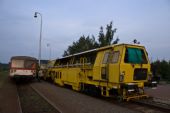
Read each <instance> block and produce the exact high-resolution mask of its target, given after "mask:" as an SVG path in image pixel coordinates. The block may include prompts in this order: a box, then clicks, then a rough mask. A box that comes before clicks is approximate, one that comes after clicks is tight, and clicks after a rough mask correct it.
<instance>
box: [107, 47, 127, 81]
mask: <svg viewBox="0 0 170 113" xmlns="http://www.w3.org/2000/svg"><path fill="white" fill-rule="evenodd" d="M123 47H124V46H123V45H119V46H115V47H113V49H112V51H111V52H110V61H109V65H108V70H109V71H108V73H109V74H108V75H109V82H112V83H118V82H119V81H120V80H121V79H122V78H120V76H119V75H120V63H121V57H122V52H123Z"/></svg>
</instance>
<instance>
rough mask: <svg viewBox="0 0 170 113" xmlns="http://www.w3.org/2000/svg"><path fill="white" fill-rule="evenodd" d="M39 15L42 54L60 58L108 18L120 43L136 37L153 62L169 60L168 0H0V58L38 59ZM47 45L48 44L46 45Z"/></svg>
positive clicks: (169, 13)
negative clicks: (30, 57) (41, 23)
mask: <svg viewBox="0 0 170 113" xmlns="http://www.w3.org/2000/svg"><path fill="white" fill-rule="evenodd" d="M36 11H37V12H40V13H41V14H42V16H43V33H42V58H43V59H49V53H50V52H49V50H50V48H51V58H52V59H56V58H58V57H61V56H62V54H63V52H64V50H66V49H67V47H68V46H69V45H71V44H72V42H73V41H77V40H78V39H79V37H80V36H82V35H85V36H88V35H90V36H91V35H94V36H95V37H96V40H98V33H99V28H100V26H103V27H105V26H106V25H107V24H108V23H110V21H113V26H114V27H115V28H117V29H118V30H117V32H116V34H115V36H114V38H116V37H119V39H120V42H119V43H132V41H133V40H134V39H137V40H138V41H140V43H141V45H144V46H145V47H146V49H147V51H148V53H149V58H150V59H152V60H156V59H166V60H170V0H0V62H2V63H8V62H9V60H10V58H11V57H12V56H19V55H24V56H33V57H36V58H37V57H38V44H39V42H38V41H39V33H40V16H39V15H38V18H34V13H35V12H36ZM47 44H50V46H48V47H47Z"/></svg>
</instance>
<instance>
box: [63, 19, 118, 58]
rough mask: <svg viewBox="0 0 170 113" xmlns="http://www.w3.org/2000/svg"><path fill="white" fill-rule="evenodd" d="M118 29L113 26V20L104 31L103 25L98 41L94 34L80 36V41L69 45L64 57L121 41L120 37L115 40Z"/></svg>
mask: <svg viewBox="0 0 170 113" xmlns="http://www.w3.org/2000/svg"><path fill="white" fill-rule="evenodd" d="M116 31H117V28H113V22H112V21H111V22H110V23H109V24H107V25H106V32H104V30H103V26H101V27H100V31H99V35H98V40H97V41H96V40H95V39H96V38H95V36H94V35H92V36H91V37H90V36H84V35H83V36H81V37H80V38H79V40H78V41H75V42H73V43H72V45H70V46H68V48H67V50H65V51H64V54H63V57H64V56H68V55H71V54H75V53H79V52H83V51H87V50H90V49H95V48H98V47H103V46H107V45H111V44H116V43H118V41H119V38H116V39H115V40H113V37H114V34H115V33H116Z"/></svg>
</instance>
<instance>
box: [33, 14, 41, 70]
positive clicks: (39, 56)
mask: <svg viewBox="0 0 170 113" xmlns="http://www.w3.org/2000/svg"><path fill="white" fill-rule="evenodd" d="M38 15H40V17H41V24H40V40H39V53H38V63H39V68H41V39H42V14H41V13H39V12H35V14H34V18H37V16H38Z"/></svg>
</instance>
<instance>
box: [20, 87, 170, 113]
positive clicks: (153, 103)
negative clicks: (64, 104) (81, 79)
mask: <svg viewBox="0 0 170 113" xmlns="http://www.w3.org/2000/svg"><path fill="white" fill-rule="evenodd" d="M19 87H20V88H18V89H21V90H23V91H24V92H25V90H28V89H29V92H32V91H33V92H34V93H36V95H39V96H40V97H41V99H37V101H40V102H39V103H41V104H42V103H43V102H41V100H42V98H43V100H45V101H46V103H48V104H50V106H49V105H47V104H43V105H41V104H40V105H38V106H43V108H42V107H39V108H36V109H39V110H40V111H39V112H41V113H45V112H48V113H62V112H61V110H60V109H58V108H57V107H56V106H55V105H54V103H53V102H51V101H50V100H49V99H48V97H45V96H43V94H42V93H41V91H39V90H40V89H37V88H36V87H33V85H31V84H29V85H28V84H27V85H26V86H23V85H22V86H19ZM23 87H25V88H28V89H24V88H23ZM30 90H32V91H30ZM23 91H21V93H22V92H23ZM34 95H35V94H31V97H33V98H35V97H34ZM19 96H21V94H20V93H19ZM28 96H29V95H27V97H28ZM40 97H36V98H40ZM93 97H94V96H93ZM94 98H98V99H100V100H103V101H107V102H109V103H111V104H115V105H118V106H120V107H124V108H128V109H130V110H133V111H136V112H139V113H168V112H169V110H170V101H169V100H165V99H161V98H149V99H143V100H135V101H130V102H122V103H119V102H117V101H116V100H113V99H111V98H101V97H94ZM20 100H21V99H20ZM22 101H24V102H27V101H26V100H21V107H22V109H23V108H24V106H23V103H22ZM29 101H31V100H30V99H29ZM31 103H33V101H31ZM26 106H27V105H26ZM44 106H46V107H47V106H48V107H47V108H46V109H44ZM51 107H52V108H51ZM24 109H26V110H22V111H23V113H27V112H25V111H28V109H30V108H24ZM42 109H43V110H42ZM47 109H48V110H49V109H53V110H54V109H55V110H54V111H53V110H51V111H47ZM44 111H45V112H44ZM29 112H30V111H29Z"/></svg>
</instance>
